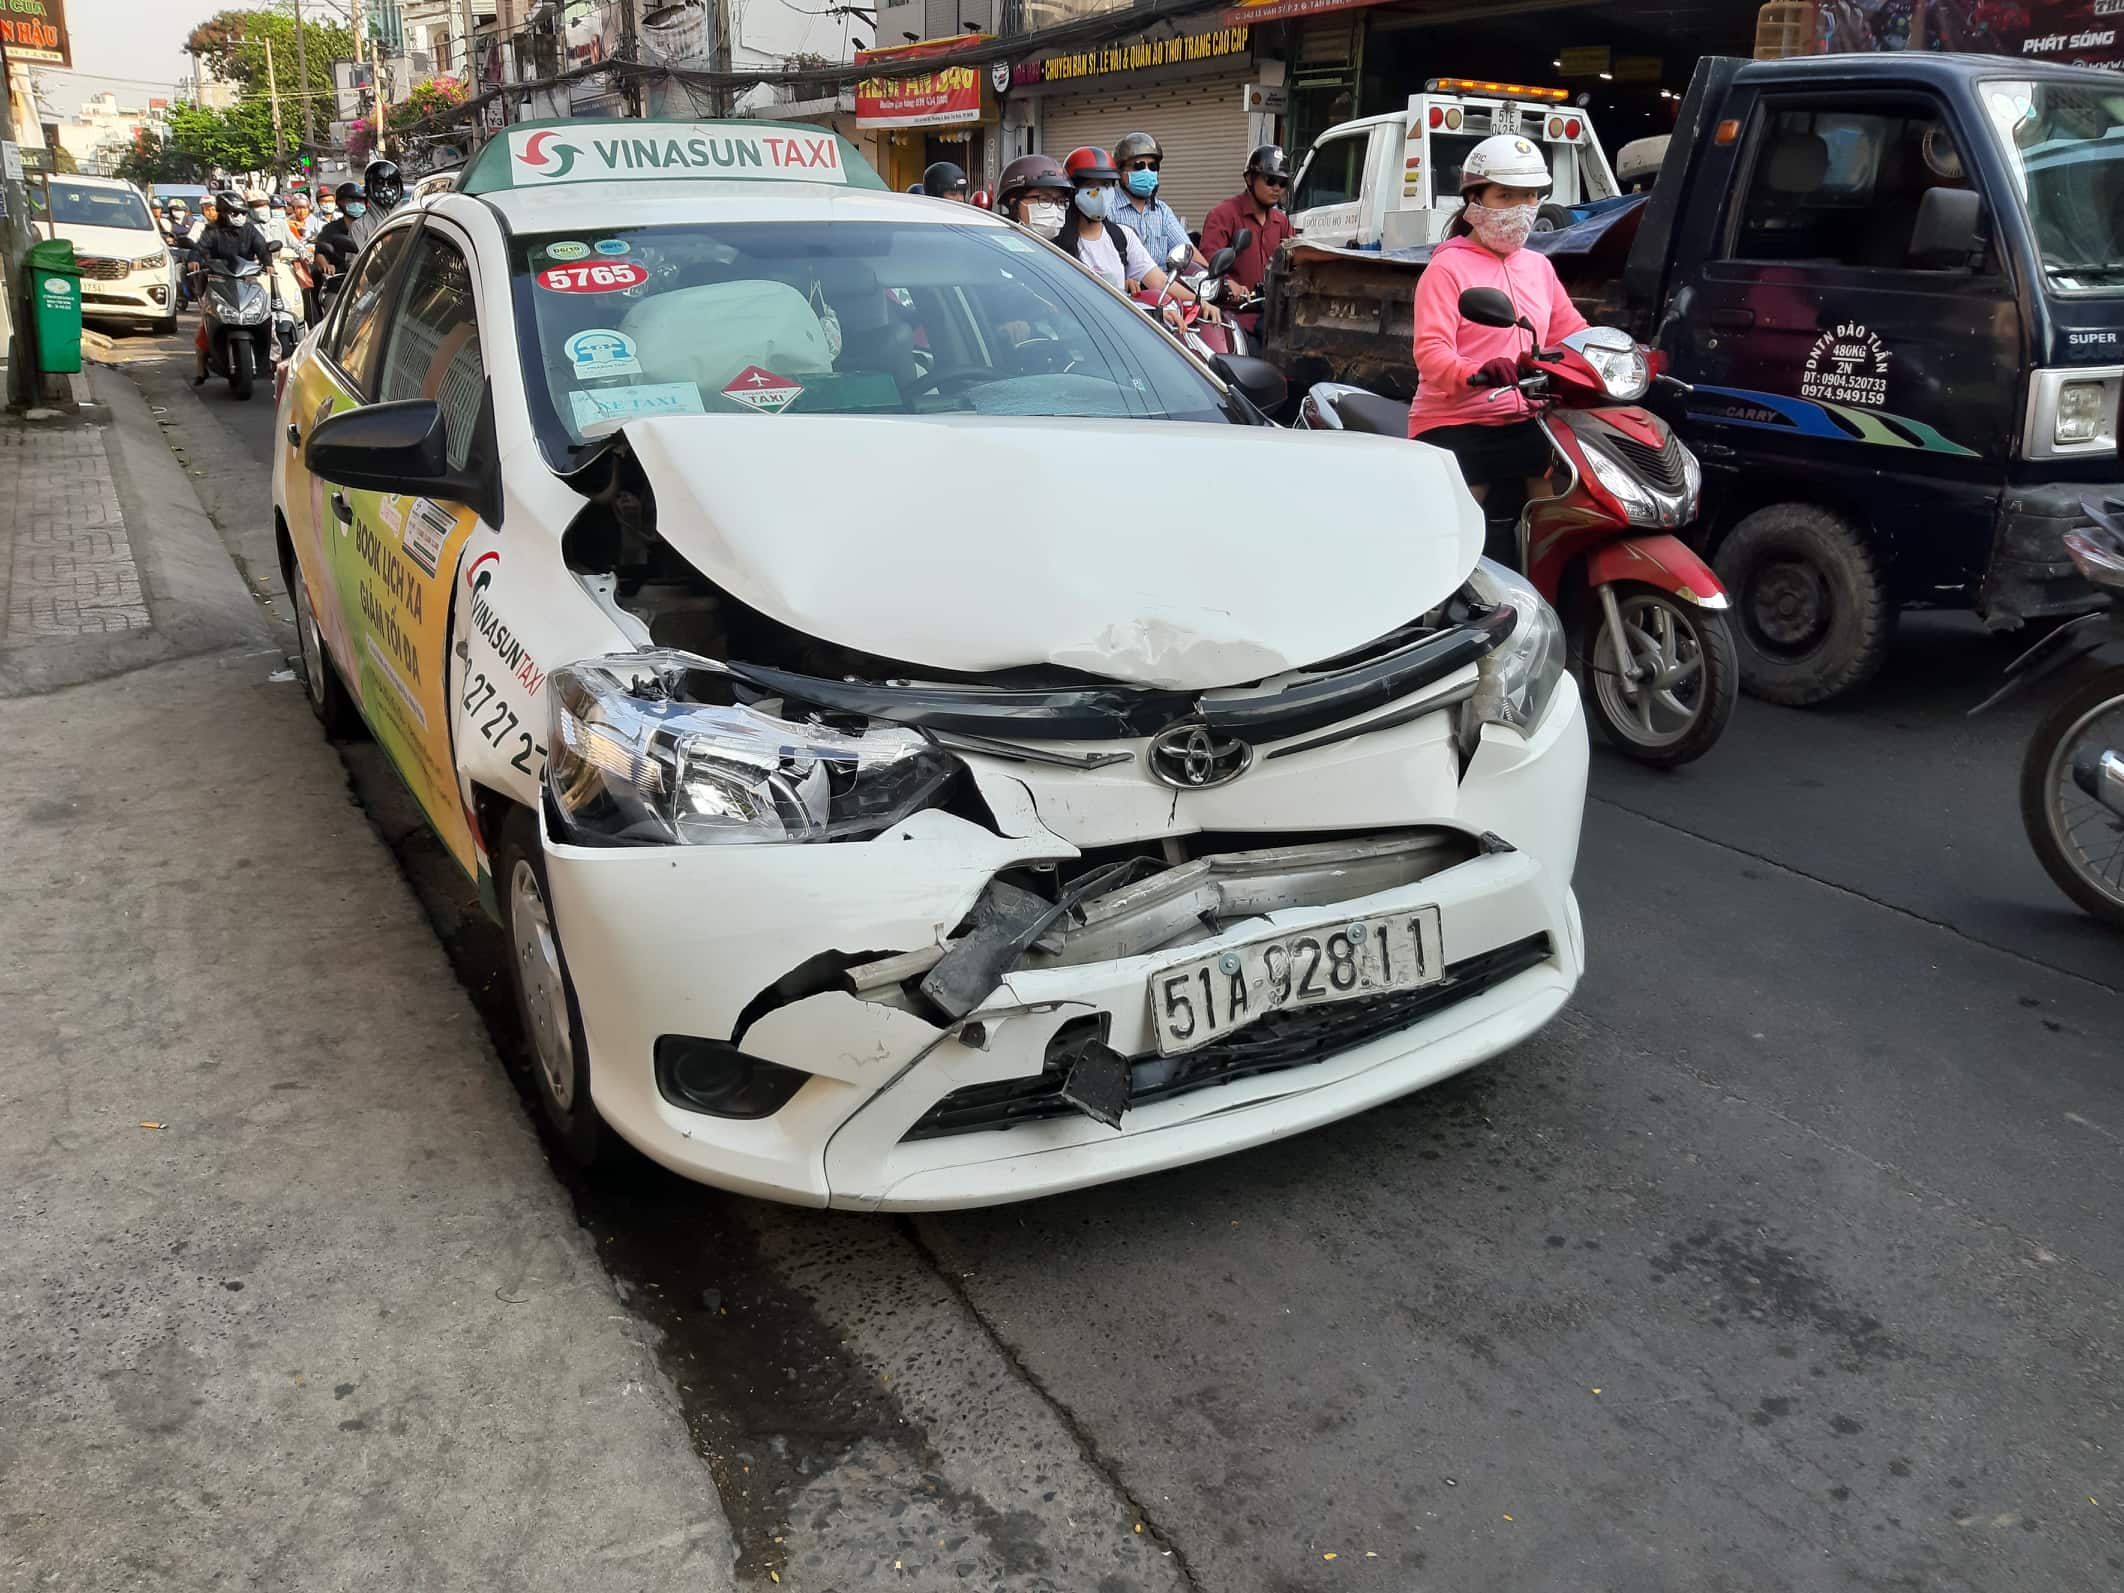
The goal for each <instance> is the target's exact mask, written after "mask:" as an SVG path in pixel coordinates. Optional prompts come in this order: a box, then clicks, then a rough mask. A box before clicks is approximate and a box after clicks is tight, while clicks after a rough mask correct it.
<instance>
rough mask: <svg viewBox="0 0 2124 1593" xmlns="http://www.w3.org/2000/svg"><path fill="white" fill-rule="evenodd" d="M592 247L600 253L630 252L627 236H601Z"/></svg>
mask: <svg viewBox="0 0 2124 1593" xmlns="http://www.w3.org/2000/svg"><path fill="white" fill-rule="evenodd" d="M590 247H591V248H593V249H595V250H596V251H597V252H598V253H599V254H625V253H627V252H628V250H627V240H626V239H625V238H600V239H598V240H597V242H596V243H594V244H592V245H591V246H590Z"/></svg>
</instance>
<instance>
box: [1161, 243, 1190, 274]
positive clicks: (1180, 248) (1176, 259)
mask: <svg viewBox="0 0 2124 1593" xmlns="http://www.w3.org/2000/svg"><path fill="white" fill-rule="evenodd" d="M1190 253H1191V251H1190V250H1189V249H1188V246H1187V245H1186V244H1184V243H1176V244H1174V245H1173V246H1172V248H1171V249H1169V250H1167V251H1166V255H1165V263H1166V266H1167V267H1168V268H1169V269H1171V270H1174V271H1177V270H1179V269H1180V268H1181V267H1182V266H1184V265H1186V264H1187V262H1188V256H1189V254H1190Z"/></svg>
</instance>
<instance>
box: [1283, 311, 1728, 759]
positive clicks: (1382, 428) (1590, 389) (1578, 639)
mask: <svg viewBox="0 0 2124 1593" xmlns="http://www.w3.org/2000/svg"><path fill="white" fill-rule="evenodd" d="M1460 313H1461V314H1462V315H1464V316H1465V317H1467V319H1469V320H1470V321H1473V322H1475V323H1476V324H1477V325H1479V326H1497V327H1508V326H1519V327H1525V328H1526V329H1527V331H1528V333H1529V334H1530V341H1531V334H1532V331H1533V328H1532V327H1531V326H1528V323H1527V322H1526V321H1524V320H1522V319H1521V318H1520V317H1519V315H1518V313H1517V311H1516V310H1514V308H1513V306H1512V301H1511V300H1510V299H1509V298H1507V297H1506V296H1505V295H1504V294H1503V293H1501V292H1499V291H1498V290H1497V289H1496V288H1470V289H1468V290H1467V291H1466V292H1465V293H1463V294H1462V295H1461V296H1460ZM1520 368H1521V370H1522V371H1523V372H1524V373H1525V374H1524V375H1523V376H1522V377H1521V379H1520V381H1519V383H1518V388H1519V391H1520V392H1522V393H1524V394H1526V396H1527V398H1528V399H1529V401H1530V402H1531V403H1532V405H1533V408H1534V416H1535V420H1536V422H1537V424H1539V425H1540V427H1541V429H1542V432H1543V434H1544V435H1545V436H1546V437H1547V438H1548V439H1549V443H1550V446H1551V447H1553V448H1554V449H1555V451H1556V458H1557V467H1556V468H1558V469H1560V470H1561V471H1562V472H1563V473H1564V481H1563V484H1562V490H1561V491H1558V492H1556V493H1554V494H1553V495H1551V496H1549V497H1537V498H1533V499H1531V500H1529V501H1528V503H1527V504H1526V506H1525V507H1524V508H1523V509H1522V510H1521V511H1520V514H1519V521H1518V549H1517V551H1518V558H1519V567H1520V569H1521V571H1523V572H1524V573H1525V575H1526V577H1527V579H1528V580H1529V581H1531V582H1532V583H1533V585H1534V587H1535V589H1536V590H1537V591H1539V592H1540V593H1541V595H1542V596H1543V597H1544V598H1546V599H1547V600H1548V601H1549V602H1550V603H1552V604H1554V605H1555V607H1556V610H1557V613H1558V614H1559V616H1560V617H1561V618H1562V620H1563V624H1564V633H1565V636H1566V637H1567V639H1568V644H1569V647H1570V652H1571V660H1572V672H1573V673H1574V674H1576V675H1577V676H1578V680H1579V685H1580V687H1581V689H1582V690H1583V691H1584V692H1585V695H1586V700H1587V704H1588V706H1589V708H1590V709H1591V710H1592V714H1593V717H1594V718H1595V719H1597V720H1598V721H1599V722H1600V726H1601V729H1602V730H1603V731H1604V732H1605V733H1606V734H1607V736H1608V739H1609V740H1610V741H1612V742H1613V743H1614V744H1615V745H1616V746H1617V747H1618V748H1619V749H1620V750H1621V751H1623V752H1624V753H1626V754H1628V755H1629V756H1630V757H1632V758H1635V759H1636V760H1637V761H1638V762H1640V763H1646V764H1651V765H1653V766H1655V767H1659V768H1671V767H1673V766H1674V765H1676V764H1682V763H1688V762H1690V761H1691V760H1692V759H1695V758H1700V757H1702V756H1703V755H1704V753H1706V752H1707V751H1709V750H1710V748H1711V746H1712V744H1713V743H1714V742H1716V741H1717V740H1718V738H1719V736H1720V735H1721V734H1723V733H1724V731H1725V728H1726V724H1727V721H1728V720H1730V719H1731V718H1732V716H1733V704H1734V702H1735V700H1736V699H1737V698H1738V696H1739V693H1740V668H1739V662H1738V659H1737V658H1736V657H1735V654H1734V648H1733V631H1732V627H1731V624H1730V622H1729V621H1728V619H1727V617H1726V609H1727V600H1726V591H1725V588H1724V587H1722V586H1721V585H1720V584H1719V580H1718V577H1717V576H1716V575H1715V574H1713V573H1712V570H1711V567H1710V565H1708V564H1706V563H1705V562H1704V561H1703V560H1702V559H1700V558H1698V557H1697V556H1696V554H1695V553H1694V552H1693V551H1691V550H1690V549H1689V547H1688V546H1686V545H1685V544H1684V543H1683V542H1682V541H1681V539H1680V538H1678V537H1677V536H1675V535H1674V532H1675V531H1677V530H1678V529H1680V528H1681V527H1682V526H1685V525H1687V524H1688V523H1689V522H1690V521H1691V520H1693V519H1695V518H1696V510H1697V500H1698V498H1699V496H1700V494H1701V491H1702V487H1703V472H1702V469H1701V467H1700V466H1699V465H1698V464H1697V462H1696V457H1695V455H1693V454H1691V453H1690V452H1689V450H1688V449H1687V448H1685V447H1684V446H1683V445H1682V443H1681V441H1680V440H1679V439H1678V438H1676V437H1675V435H1674V433H1673V432H1672V431H1671V430H1670V429H1669V428H1668V426H1667V424H1666V422H1665V421H1663V420H1661V419H1660V418H1659V417H1658V416H1657V415H1655V414H1653V413H1652V412H1651V411H1650V410H1648V409H1642V408H1639V407H1638V405H1637V401H1638V400H1639V399H1641V398H1643V397H1644V395H1645V393H1646V392H1647V391H1649V390H1650V388H1651V385H1652V383H1653V381H1654V380H1655V373H1654V371H1653V363H1652V357H1651V356H1650V355H1649V354H1648V353H1647V351H1646V350H1645V349H1643V348H1642V347H1640V346H1639V344H1638V343H1637V340H1636V339H1635V338H1632V337H1631V336H1630V335H1629V334H1628V333H1627V332H1622V331H1618V330H1616V329H1615V328H1613V327H1601V326H1593V327H1587V328H1586V329H1585V330H1584V331H1582V332H1575V333H1573V334H1572V335H1571V336H1570V337H1567V338H1565V339H1564V346H1563V347H1562V348H1555V349H1544V348H1541V347H1539V346H1534V347H1531V348H1530V349H1529V350H1528V351H1527V353H1525V354H1524V355H1522V356H1521V358H1520ZM1656 379H1657V380H1659V381H1661V382H1664V383H1667V384H1669V385H1671V386H1674V387H1677V388H1680V387H1682V385H1683V384H1682V383H1679V382H1675V381H1673V380H1672V378H1670V377H1667V376H1664V375H1660V376H1658V377H1657V378H1656ZM1408 422H1409V410H1408V406H1407V405H1406V404H1403V403H1400V402H1398V401H1395V400H1392V399H1386V398H1382V397H1380V396H1379V395H1377V394H1374V393H1368V392H1365V391H1364V390H1363V389H1361V388H1354V387H1346V386H1343V385H1341V384H1339V383H1331V382H1322V383H1320V384H1318V385H1316V386H1315V387H1314V388H1313V389H1312V390H1311V391H1310V392H1309V393H1308V394H1307V395H1306V397H1305V399H1304V401H1303V402H1302V403H1301V404H1300V405H1299V418H1298V424H1299V425H1301V426H1305V427H1310V428H1312V429H1315V430H1322V429H1325V430H1342V431H1368V432H1377V433H1382V434H1384V435H1387V436H1393V437H1406V436H1407V435H1408ZM1552 480H1553V472H1552Z"/></svg>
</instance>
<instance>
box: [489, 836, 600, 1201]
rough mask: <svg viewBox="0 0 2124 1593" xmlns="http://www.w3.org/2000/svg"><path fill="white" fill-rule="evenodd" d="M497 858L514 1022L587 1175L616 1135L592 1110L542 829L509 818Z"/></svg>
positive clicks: (553, 1119)
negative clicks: (554, 918) (540, 841)
mask: <svg viewBox="0 0 2124 1593" xmlns="http://www.w3.org/2000/svg"><path fill="white" fill-rule="evenodd" d="M494 858H495V873H494V894H495V895H496V897H497V898H498V899H499V900H500V903H501V910H502V929H503V931H504V933H505V935H506V937H507V942H508V946H507V949H508V958H509V987H510V988H511V989H512V990H514V991H515V992H516V1018H517V1022H518V1024H519V1026H520V1027H521V1028H522V1030H523V1037H524V1049H525V1051H526V1052H527V1053H528V1054H529V1057H530V1062H531V1082H532V1084H533V1086H534V1087H535V1088H536V1089H537V1090H538V1101H539V1105H540V1106H542V1107H543V1108H544V1109H545V1113H546V1120H547V1121H548V1122H549V1123H551V1124H552V1125H553V1131H554V1133H555V1134H556V1135H558V1136H559V1138H560V1142H561V1144H562V1145H564V1146H565V1147H566V1148H567V1151H568V1154H569V1156H570V1157H572V1158H573V1159H574V1160H575V1161H576V1162H577V1163H578V1164H579V1165H581V1166H584V1167H589V1166H592V1165H593V1164H595V1163H597V1162H599V1161H601V1160H604V1159H606V1157H607V1153H608V1150H609V1148H610V1146H611V1143H612V1135H611V1132H610V1131H609V1130H608V1129H606V1127H605V1125H604V1124H603V1123H602V1122H601V1121H599V1119H598V1115H597V1108H596V1107H595V1106H594V1105H592V1104H591V1100H590V1048H589V1046H588V1044H587V1043H586V1042H585V1040H584V1038H583V1015H582V1011H581V1009H580V1008H579V1007H577V1005H576V1002H575V987H574V985H573V984H572V983H570V981H569V979H568V962H567V958H566V957H565V956H564V955H563V954H562V952H561V943H560V931H559V930H558V929H557V928H556V927H555V925H554V921H553V893H552V891H551V889H550V888H549V887H548V885H547V882H546V854H545V851H544V849H543V848H541V847H540V845H539V841H538V821H537V820H536V819H535V818H534V817H533V816H532V814H531V813H530V812H529V811H528V810H527V809H524V808H514V809H512V810H511V811H510V813H509V817H508V818H507V819H506V820H505V821H504V822H503V824H502V830H501V846H500V849H499V850H498V851H497V852H496V853H495V854H494Z"/></svg>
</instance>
